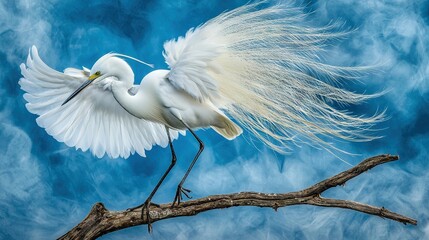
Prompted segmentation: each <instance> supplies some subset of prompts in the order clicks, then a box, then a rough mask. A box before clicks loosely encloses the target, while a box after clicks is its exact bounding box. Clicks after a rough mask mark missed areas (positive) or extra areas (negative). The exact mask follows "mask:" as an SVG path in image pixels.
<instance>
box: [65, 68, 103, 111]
mask: <svg viewBox="0 0 429 240" xmlns="http://www.w3.org/2000/svg"><path fill="white" fill-rule="evenodd" d="M99 76H100V75H96V74H92V75H91V76H89V78H88V80H86V81H85V82H84V83H83V84H82V85H80V87H79V88H78V89H76V91H74V92H73V93H72V94H70V96H69V97H68V98H67V99H66V100H65V101H64V102H63V103H62V104H61V106H63V105H64V104H66V103H68V102H69V101H70V100H72V99H73V98H74V97H76V95H77V94H78V93H80V92H81V91H82V90H83V89H85V88H86V87H88V86H89V84H91V83H92V82H93V81H94V80H95V79H96V78H98V77H99Z"/></svg>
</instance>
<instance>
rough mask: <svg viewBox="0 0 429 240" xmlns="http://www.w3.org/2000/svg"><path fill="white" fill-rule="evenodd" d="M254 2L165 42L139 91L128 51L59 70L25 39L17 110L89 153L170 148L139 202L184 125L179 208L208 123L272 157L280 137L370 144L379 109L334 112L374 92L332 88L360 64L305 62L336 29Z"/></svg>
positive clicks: (283, 144)
mask: <svg viewBox="0 0 429 240" xmlns="http://www.w3.org/2000/svg"><path fill="white" fill-rule="evenodd" d="M263 3H264V4H265V2H259V3H254V4H248V5H244V6H242V7H239V8H237V9H234V10H232V11H229V12H225V13H222V14H220V15H219V16H217V17H215V18H214V19H212V20H210V21H208V22H207V23H205V24H203V25H201V26H199V27H197V28H195V29H190V30H189V31H188V32H187V33H186V35H185V37H179V38H178V39H177V40H170V41H167V42H166V43H165V44H164V52H163V55H164V57H165V60H166V63H167V64H168V66H169V68H170V70H155V71H152V72H150V73H149V74H147V75H146V76H145V77H144V78H143V80H142V81H141V84H140V85H139V86H136V85H134V73H133V71H132V69H131V67H130V66H129V65H128V64H127V63H126V62H125V61H124V60H123V59H124V58H131V57H128V56H125V55H122V54H115V53H108V54H106V55H104V56H102V57H101V58H100V59H98V60H97V61H96V62H95V64H94V65H93V67H92V68H91V70H89V69H86V68H84V69H83V70H79V69H74V68H67V69H65V70H64V72H58V71H55V70H53V69H51V68H50V67H48V66H47V65H46V64H45V63H44V62H43V61H42V60H41V59H40V57H39V55H38V52H37V49H36V47H34V46H33V47H32V48H31V51H30V53H29V56H28V59H27V62H26V63H25V64H21V72H22V75H23V78H21V79H20V82H19V84H20V85H21V88H22V89H23V90H24V91H25V92H26V93H25V94H24V98H25V100H26V101H27V102H28V103H27V104H26V107H27V109H28V110H29V111H30V112H32V113H34V114H37V115H39V117H38V118H37V124H38V125H39V126H41V127H43V128H45V129H46V131H47V133H48V134H50V135H52V136H53V137H54V138H55V139H56V140H58V141H60V142H64V143H65V144H67V145H68V146H70V147H76V148H77V149H82V151H87V150H90V151H91V152H92V153H93V154H94V155H95V156H97V157H102V156H104V155H105V154H107V155H108V156H109V157H112V158H117V157H123V158H127V157H129V156H130V154H134V153H135V152H137V153H138V154H139V155H141V156H145V151H146V150H150V149H151V148H152V146H153V145H160V146H162V147H166V146H167V144H169V145H170V148H171V152H172V155H173V157H172V161H171V164H170V166H169V168H168V169H167V171H166V172H165V173H164V175H163V176H162V178H161V180H160V181H159V182H158V184H157V185H156V187H155V188H154V190H153V191H152V193H151V194H150V195H149V197H148V199H147V200H146V201H145V203H144V204H143V206H144V207H149V204H150V201H151V199H152V197H153V195H154V194H155V192H156V191H157V189H158V187H159V186H160V185H161V183H162V181H163V180H164V178H165V177H166V176H167V174H168V173H169V172H170V170H171V169H172V167H173V166H174V164H175V162H176V156H175V153H174V148H173V145H172V143H171V141H172V140H173V139H176V138H177V137H178V135H179V133H182V134H184V132H185V131H186V130H189V131H190V132H191V134H192V135H193V136H194V137H195V138H196V139H197V140H198V142H199V143H200V148H199V151H198V153H197V154H196V156H195V158H194V159H193V161H192V163H191V165H190V167H189V169H188V171H187V172H186V174H185V176H184V177H183V179H182V181H181V182H180V184H179V185H178V188H177V192H176V196H175V200H174V201H173V204H174V202H176V201H177V203H178V204H179V203H180V201H181V199H182V193H183V194H185V195H186V196H187V197H189V195H188V193H189V192H190V191H189V190H187V189H185V188H183V183H184V181H185V179H186V178H187V176H188V174H189V172H190V170H191V169H192V167H193V165H194V164H195V162H196V160H197V159H198V156H199V155H200V153H201V152H202V151H203V148H204V145H203V142H202V141H201V140H200V139H199V138H198V137H197V135H196V134H195V132H194V131H193V130H195V129H198V128H207V127H211V128H212V129H214V130H215V131H216V132H217V133H218V134H220V135H222V136H223V137H225V138H226V139H229V140H232V139H234V138H236V137H237V136H239V135H240V134H241V133H242V128H241V127H243V128H245V129H246V130H247V131H249V132H251V133H253V134H254V135H255V136H257V137H258V138H259V139H260V140H261V141H263V142H264V143H265V144H266V145H267V146H268V147H270V148H272V149H274V150H276V151H280V152H282V151H287V150H290V147H289V146H290V144H291V143H292V144H300V143H308V144H311V145H313V146H319V147H323V148H325V149H330V148H334V146H333V145H332V144H331V143H330V142H329V141H328V140H329V139H345V140H351V141H369V140H372V139H374V138H375V137H374V136H370V135H367V134H366V130H367V129H368V128H370V127H371V126H372V125H374V124H375V123H377V122H379V121H381V120H383V114H375V115H374V116H372V117H363V116H354V115H352V114H350V113H348V112H345V111H341V110H338V109H336V108H335V107H334V106H336V105H337V104H357V103H361V102H363V101H365V100H367V99H369V98H372V97H374V96H377V94H374V95H364V94H358V93H354V92H351V91H348V90H346V89H343V88H341V87H339V86H341V81H345V80H351V79H353V74H354V73H356V72H359V71H360V70H359V69H357V68H345V67H338V66H331V65H327V64H323V63H321V62H320V61H319V60H318V58H317V57H315V56H317V54H318V52H319V51H320V50H322V47H323V45H324V43H325V42H326V41H327V40H329V39H332V38H336V37H338V36H339V35H341V33H329V32H330V31H331V30H332V29H331V27H329V26H328V27H325V28H313V27H309V26H304V25H303V24H302V22H304V19H305V17H306V16H305V15H304V14H302V13H300V11H301V10H300V9H299V8H289V7H288V6H285V5H284V4H277V5H274V6H269V7H264V6H263V5H262V4H263ZM131 59H134V58H131ZM134 60H137V59H134ZM137 61H139V60H137ZM140 62H141V61H140ZM142 63H143V62H142ZM231 119H233V120H234V121H236V122H237V123H235V122H234V121H232V120H231ZM240 126H241V127H240ZM147 212H148V211H147ZM148 217H149V215H148ZM149 225H150V224H149Z"/></svg>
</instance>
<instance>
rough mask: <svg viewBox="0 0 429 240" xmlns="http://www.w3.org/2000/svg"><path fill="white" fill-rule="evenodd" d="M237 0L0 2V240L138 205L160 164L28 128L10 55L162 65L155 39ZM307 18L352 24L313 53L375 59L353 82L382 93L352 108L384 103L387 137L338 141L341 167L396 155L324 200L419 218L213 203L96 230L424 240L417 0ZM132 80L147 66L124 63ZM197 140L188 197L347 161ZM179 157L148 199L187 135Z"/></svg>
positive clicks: (292, 178)
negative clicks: (107, 57)
mask: <svg viewBox="0 0 429 240" xmlns="http://www.w3.org/2000/svg"><path fill="white" fill-rule="evenodd" d="M246 2H247V0H234V1H212V0H199V1H196V0H178V1H171V0H157V1H133V0H117V1H110V2H109V1H101V0H100V1H81V0H73V1H60V0H50V1H44V0H43V1H42V0H32V1H27V0H16V1H8V0H2V1H1V2H0V43H1V45H0V46H1V48H0V81H1V88H0V94H1V98H0V125H1V127H0V143H1V145H0V146H1V148H0V239H52V238H55V237H58V236H60V235H62V234H64V233H65V232H66V231H67V230H69V229H70V228H72V227H73V226H74V225H75V224H77V223H78V222H79V221H80V220H82V219H83V218H84V217H85V216H86V214H87V213H88V211H89V210H90V208H91V206H92V205H93V204H94V203H95V202H98V201H101V202H103V203H105V205H106V207H107V208H108V209H112V210H121V209H125V208H128V207H132V206H135V205H138V204H141V203H142V202H143V201H144V200H145V199H146V196H147V195H148V193H149V192H150V190H151V189H152V188H153V186H154V185H155V183H156V182H157V181H158V179H159V177H160V176H161V174H162V172H163V171H164V170H165V169H166V168H167V166H168V164H169V161H170V151H169V150H168V149H163V148H160V147H155V148H154V149H153V150H152V151H150V152H149V153H148V157H146V158H141V157H139V156H136V155H135V156H132V157H131V158H129V159H127V160H124V159H108V158H107V157H105V158H102V159H97V158H95V157H93V156H92V155H91V153H89V152H85V153H83V152H81V151H76V150H75V149H73V148H68V147H67V146H65V145H64V144H62V143H58V142H56V141H55V140H54V139H53V138H52V137H51V136H49V135H47V134H46V132H45V131H44V130H43V129H41V128H39V127H38V126H37V124H36V122H35V118H36V116H35V115H32V114H30V113H29V112H28V111H27V110H26V109H25V106H24V104H25V102H24V100H23V98H22V94H23V92H22V91H21V90H20V89H19V86H18V80H19V78H20V71H19V64H20V63H22V62H23V61H25V59H26V56H27V53H28V49H29V47H31V45H36V46H37V47H38V48H39V51H40V55H41V57H42V59H43V60H45V61H46V62H47V63H48V64H49V65H50V66H52V67H54V68H56V69H58V70H62V69H64V68H66V67H69V66H73V67H81V66H82V65H83V66H86V67H91V66H92V64H93V63H94V62H95V61H96V60H97V59H98V57H100V56H101V55H103V54H105V53H107V52H110V51H115V52H119V53H124V54H129V55H131V56H135V57H138V58H140V59H142V60H144V61H147V62H151V63H154V64H155V66H156V67H157V68H165V67H166V64H165V63H164V59H163V58H162V55H161V52H162V44H163V42H164V41H166V40H168V39H170V38H174V37H177V36H180V35H183V34H184V33H185V32H186V30H187V29H189V28H191V27H195V26H198V25H200V24H202V23H203V22H205V21H207V20H208V19H210V18H212V17H214V16H216V15H218V14H219V13H221V12H223V11H226V10H228V9H233V8H235V7H237V6H240V5H242V4H244V3H246ZM294 5H295V6H298V5H299V6H304V8H303V9H304V11H305V12H307V13H308V14H309V15H308V18H307V19H308V24H309V25H312V26H323V25H326V24H328V23H330V22H332V21H336V22H339V23H340V24H342V26H343V27H342V28H343V29H354V31H352V32H351V33H350V34H349V35H348V36H347V38H346V39H343V40H341V41H337V42H334V43H330V45H329V46H328V49H327V51H326V52H325V54H324V55H323V56H324V59H325V61H326V62H328V63H332V64H338V65H373V64H380V66H379V67H378V68H377V70H375V71H372V72H370V73H368V74H367V75H365V76H364V77H363V78H362V79H361V81H362V82H364V83H365V85H356V86H351V88H352V90H356V91H359V92H363V91H367V92H375V91H379V90H384V89H387V90H389V92H388V93H387V94H386V95H384V96H382V97H380V98H377V99H376V100H374V101H370V102H368V103H367V104H365V105H363V106H357V107H353V108H352V110H353V111H355V112H357V113H368V114H371V113H373V112H374V111H375V110H376V109H377V108H378V109H384V108H387V112H388V115H389V116H390V119H389V120H387V121H386V122H385V123H383V124H381V125H379V126H378V127H379V128H382V130H381V131H380V132H379V133H380V134H381V135H383V136H385V137H384V138H382V139H379V140H376V141H373V142H370V143H338V145H337V146H338V147H341V148H343V149H346V150H348V151H350V152H353V153H357V154H360V155H357V156H342V158H343V159H345V160H347V161H348V162H350V163H352V164H357V163H358V162H359V161H360V160H362V159H363V158H365V157H369V156H372V155H376V154H380V153H391V154H399V155H400V157H401V160H400V161H398V162H395V163H389V164H386V165H383V166H379V167H377V168H375V169H373V170H371V171H369V172H367V173H364V174H362V175H361V176H359V177H357V178H356V179H353V180H351V181H350V182H348V183H347V184H346V185H345V186H344V187H337V188H335V189H332V190H329V191H328V192H327V193H326V194H325V196H329V197H336V198H342V199H350V200H355V201H359V202H363V203H368V204H373V205H376V206H384V207H386V208H388V209H390V210H393V211H396V212H398V213H401V214H404V215H407V216H410V217H413V218H416V219H417V220H418V226H404V225H403V224H400V223H397V222H393V221H390V220H386V219H382V218H379V217H375V216H369V215H365V214H363V213H357V212H353V211H351V210H344V209H333V208H320V207H312V206H292V207H288V208H282V209H279V210H278V211H277V212H275V211H274V210H272V209H260V208H253V207H242V208H233V209H224V210H214V211H211V212H206V213H202V214H199V215H197V216H194V217H184V218H175V219H169V220H164V221H160V222H157V223H155V224H154V232H153V234H152V235H149V234H148V233H147V232H146V226H139V227H134V228H129V229H125V230H122V231H118V232H115V233H112V234H108V235H106V236H104V237H102V238H101V239H142V237H143V238H146V237H148V238H149V239H246V238H247V239H341V238H344V239H374V238H376V239H424V238H426V239H428V238H429V221H428V218H429V209H428V204H429V189H428V188H429V184H428V183H429V172H428V169H429V166H428V164H429V161H428V155H429V154H428V146H429V124H428V123H429V120H428V119H429V81H428V77H427V76H428V73H429V67H428V66H429V65H428V59H429V58H428V53H429V52H428V47H427V46H429V27H428V23H429V17H428V16H429V1H423V0H413V1H410V0H390V1H382V0H337V1H311V0H307V1H298V2H297V3H294ZM131 65H132V67H133V68H134V70H135V73H136V79H137V82H138V79H141V78H142V77H143V76H144V75H145V74H146V73H148V71H150V70H149V69H148V68H146V67H143V66H141V65H138V64H135V63H131ZM197 133H198V134H199V135H200V136H201V138H202V139H203V141H204V142H205V143H206V146H207V148H206V150H205V151H204V153H203V154H202V157H201V161H200V162H199V163H198V164H197V165H196V167H195V169H194V171H193V172H192V173H191V175H190V177H189V179H188V181H187V182H186V184H185V187H188V188H190V189H192V190H193V193H192V195H193V196H194V197H195V198H197V197H203V196H207V195H209V194H221V193H232V192H239V191H261V192H287V191H295V190H299V189H302V188H304V187H307V186H309V185H311V184H313V183H315V182H317V181H319V180H322V179H324V178H326V177H329V176H332V175H334V174H336V173H338V172H340V171H343V170H345V169H347V168H349V166H348V165H347V164H345V163H343V162H341V161H340V160H339V159H338V158H335V157H333V156H332V155H330V154H329V153H327V152H326V151H323V150H317V149H313V148H308V147H306V146H303V147H300V148H299V147H296V148H294V151H293V152H292V153H290V154H288V155H280V154H277V153H275V152H273V151H271V150H269V149H266V148H264V147H263V146H261V145H259V146H257V147H258V148H259V150H257V148H256V147H253V146H252V144H250V143H249V141H248V139H249V138H251V136H249V134H244V136H243V137H239V138H238V139H236V140H234V141H227V140H225V139H222V138H221V137H220V136H218V135H216V133H214V132H213V131H212V130H207V131H202V130H200V131H198V132H197ZM174 144H175V146H176V149H177V152H178V164H177V166H176V168H175V169H174V170H173V172H172V174H171V175H170V176H169V177H168V178H167V179H166V181H165V184H163V186H162V187H161V189H160V191H159V192H158V194H157V195H156V196H155V198H154V201H155V202H158V203H165V202H170V201H171V200H172V199H173V197H174V192H175V187H176V185H177V183H178V181H179V180H180V178H181V176H182V175H183V173H184V171H185V169H186V168H187V166H188V164H189V162H190V159H191V158H192V156H193V155H194V154H195V152H196V149H197V144H196V143H195V141H194V139H193V138H192V136H191V135H190V134H188V136H186V137H181V138H180V139H179V140H177V141H175V142H174Z"/></svg>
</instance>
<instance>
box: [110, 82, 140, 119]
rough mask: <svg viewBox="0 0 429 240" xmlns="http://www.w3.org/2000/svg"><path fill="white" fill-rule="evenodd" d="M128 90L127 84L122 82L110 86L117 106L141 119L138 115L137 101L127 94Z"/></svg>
mask: <svg viewBox="0 0 429 240" xmlns="http://www.w3.org/2000/svg"><path fill="white" fill-rule="evenodd" d="M128 89H130V87H129V86H127V84H124V83H122V82H114V83H113V84H112V93H113V96H114V97H115V99H116V101H117V102H118V103H119V105H121V106H122V108H124V109H125V110H126V111H127V112H128V113H130V114H131V115H133V116H135V117H138V118H142V116H140V114H139V113H138V109H137V107H138V99H137V98H136V97H135V96H133V95H131V94H130V93H129V92H128Z"/></svg>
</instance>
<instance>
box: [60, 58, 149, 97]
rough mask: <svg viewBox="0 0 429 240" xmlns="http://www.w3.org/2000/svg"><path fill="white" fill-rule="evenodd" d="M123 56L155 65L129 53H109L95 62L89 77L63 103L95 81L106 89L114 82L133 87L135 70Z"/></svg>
mask: <svg viewBox="0 0 429 240" xmlns="http://www.w3.org/2000/svg"><path fill="white" fill-rule="evenodd" d="M121 57H125V58H129V59H132V60H135V61H138V62H140V63H142V64H145V65H148V66H150V67H153V66H152V65H151V64H147V63H145V62H142V61H140V60H138V59H135V58H133V57H130V56H127V55H123V54H117V53H108V54H106V55H104V56H102V57H101V58H100V59H98V60H97V61H96V62H95V63H94V65H93V66H92V68H91V70H90V72H89V76H88V79H87V80H86V81H85V82H84V83H83V84H82V85H81V86H80V87H79V88H78V89H76V91H74V92H73V93H72V94H71V95H70V96H69V97H68V98H67V99H66V100H65V101H64V103H63V104H62V105H64V104H66V103H67V102H69V101H70V100H71V99H73V98H74V97H75V96H76V95H77V94H79V93H80V92H81V91H82V90H84V89H85V88H86V87H88V86H89V85H90V84H94V83H96V84H98V85H101V86H102V87H103V88H104V89H107V88H109V87H110V86H111V85H112V84H113V83H114V82H117V83H121V84H125V87H128V88H131V87H132V86H133V83H134V72H133V70H132V69H131V67H130V65H128V63H127V62H125V61H124V60H123V59H122V58H121Z"/></svg>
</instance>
